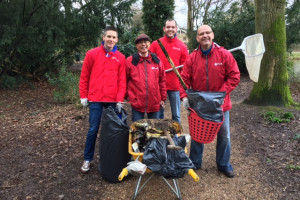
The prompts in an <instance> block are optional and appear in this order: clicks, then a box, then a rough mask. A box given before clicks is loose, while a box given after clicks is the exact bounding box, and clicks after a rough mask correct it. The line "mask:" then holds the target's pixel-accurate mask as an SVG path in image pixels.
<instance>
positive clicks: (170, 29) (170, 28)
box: [163, 20, 177, 38]
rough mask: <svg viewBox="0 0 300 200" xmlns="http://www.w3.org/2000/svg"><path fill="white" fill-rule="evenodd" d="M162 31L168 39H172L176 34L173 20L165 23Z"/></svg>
mask: <svg viewBox="0 0 300 200" xmlns="http://www.w3.org/2000/svg"><path fill="white" fill-rule="evenodd" d="M163 30H164V33H165V34H166V36H167V37H168V38H173V37H174V35H175V34H176V33H177V25H176V22H175V21H174V20H172V21H166V24H165V26H164V28H163Z"/></svg>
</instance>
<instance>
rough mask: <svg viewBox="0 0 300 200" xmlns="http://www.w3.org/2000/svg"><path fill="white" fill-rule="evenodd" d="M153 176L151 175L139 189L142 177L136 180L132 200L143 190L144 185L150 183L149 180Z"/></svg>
mask: <svg viewBox="0 0 300 200" xmlns="http://www.w3.org/2000/svg"><path fill="white" fill-rule="evenodd" d="M153 176H154V173H152V174H151V175H150V176H149V177H148V179H147V180H146V181H145V183H144V184H143V185H142V186H141V187H140V185H141V181H142V177H143V176H142V175H140V176H139V178H138V180H137V181H136V184H135V188H134V193H133V196H132V200H135V199H136V197H137V195H138V194H139V193H140V192H141V191H142V190H143V189H144V187H145V186H146V184H147V183H148V182H149V181H150V179H151V178H152V177H153Z"/></svg>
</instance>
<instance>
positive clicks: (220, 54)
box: [180, 25, 240, 178]
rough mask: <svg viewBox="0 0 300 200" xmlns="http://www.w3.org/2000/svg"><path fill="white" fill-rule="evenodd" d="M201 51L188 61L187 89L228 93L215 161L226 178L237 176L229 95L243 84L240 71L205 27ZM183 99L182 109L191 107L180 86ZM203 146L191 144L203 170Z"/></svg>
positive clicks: (199, 38) (201, 33) (199, 35)
mask: <svg viewBox="0 0 300 200" xmlns="http://www.w3.org/2000/svg"><path fill="white" fill-rule="evenodd" d="M196 39H197V41H198V42H199V44H200V45H199V48H198V49H196V50H194V51H193V52H192V53H191V54H190V55H189V57H188V59H187V60H186V62H185V64H184V68H183V72H182V74H181V76H182V79H183V80H184V82H185V84H186V85H187V88H191V89H194V90H198V91H216V92H219V91H225V92H226V96H225V100H224V104H223V111H224V122H223V124H222V127H221V129H220V131H219V132H218V136H217V152H216V154H217V155H216V162H217V166H218V170H219V171H220V172H221V173H223V174H224V175H225V176H227V177H230V178H232V177H233V176H234V173H233V168H232V166H231V164H230V149H231V143H230V124H229V110H230V109H231V108H232V105H231V101H230V92H231V91H232V90H233V89H234V88H235V87H236V86H237V85H238V83H239V81H240V72H239V68H238V66H237V63H236V61H235V59H234V58H233V56H232V54H231V53H230V52H229V51H227V50H226V49H224V48H223V47H220V46H219V45H217V44H216V43H214V42H213V39H214V33H213V31H212V29H211V27H210V26H208V25H203V26H201V27H200V28H199V29H198V32H197V37H196ZM180 96H181V98H182V100H183V107H184V108H185V109H188V108H189V107H190V105H189V101H188V99H187V94H186V92H185V91H184V89H183V88H182V87H181V93H180ZM203 149H204V145H203V144H201V143H197V142H195V141H194V140H192V142H191V149H190V159H191V160H192V162H193V163H194V165H195V166H196V168H201V166H202V155H203Z"/></svg>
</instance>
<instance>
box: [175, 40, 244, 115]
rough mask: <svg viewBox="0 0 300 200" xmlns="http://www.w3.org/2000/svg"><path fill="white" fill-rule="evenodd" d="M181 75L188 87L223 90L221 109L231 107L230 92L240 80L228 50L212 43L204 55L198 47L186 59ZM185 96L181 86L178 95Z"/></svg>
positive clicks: (238, 72) (203, 89) (215, 90)
mask: <svg viewBox="0 0 300 200" xmlns="http://www.w3.org/2000/svg"><path fill="white" fill-rule="evenodd" d="M181 76H182V79H183V80H184V82H185V84H186V85H187V87H188V88H192V89H194V90H198V91H214V92H218V91H225V92H226V97H225V100H224V104H223V110H224V111H227V110H230V109H231V108H232V105H231V101H230V92H231V91H232V90H233V89H234V88H235V87H236V86H237V85H238V83H239V82H240V71H239V68H238V66H237V63H236V61H235V59H234V57H233V56H232V54H231V53H230V52H229V51H228V50H226V49H224V48H223V47H220V46H218V45H217V44H215V43H213V46H212V49H211V51H210V52H209V54H208V55H207V56H205V55H204V54H202V52H201V50H200V47H199V48H198V49H196V50H195V51H194V52H193V53H191V54H190V56H189V57H188V59H187V60H186V62H185V64H184V68H183V71H182V74H181ZM186 96H187V94H186V93H185V91H184V89H183V88H182V87H181V90H180V97H181V98H183V97H186Z"/></svg>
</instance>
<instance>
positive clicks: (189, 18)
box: [187, 0, 194, 31]
mask: <svg viewBox="0 0 300 200" xmlns="http://www.w3.org/2000/svg"><path fill="white" fill-rule="evenodd" d="M187 5H188V15H187V30H188V31H193V29H194V26H193V23H194V20H193V18H192V0H187Z"/></svg>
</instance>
